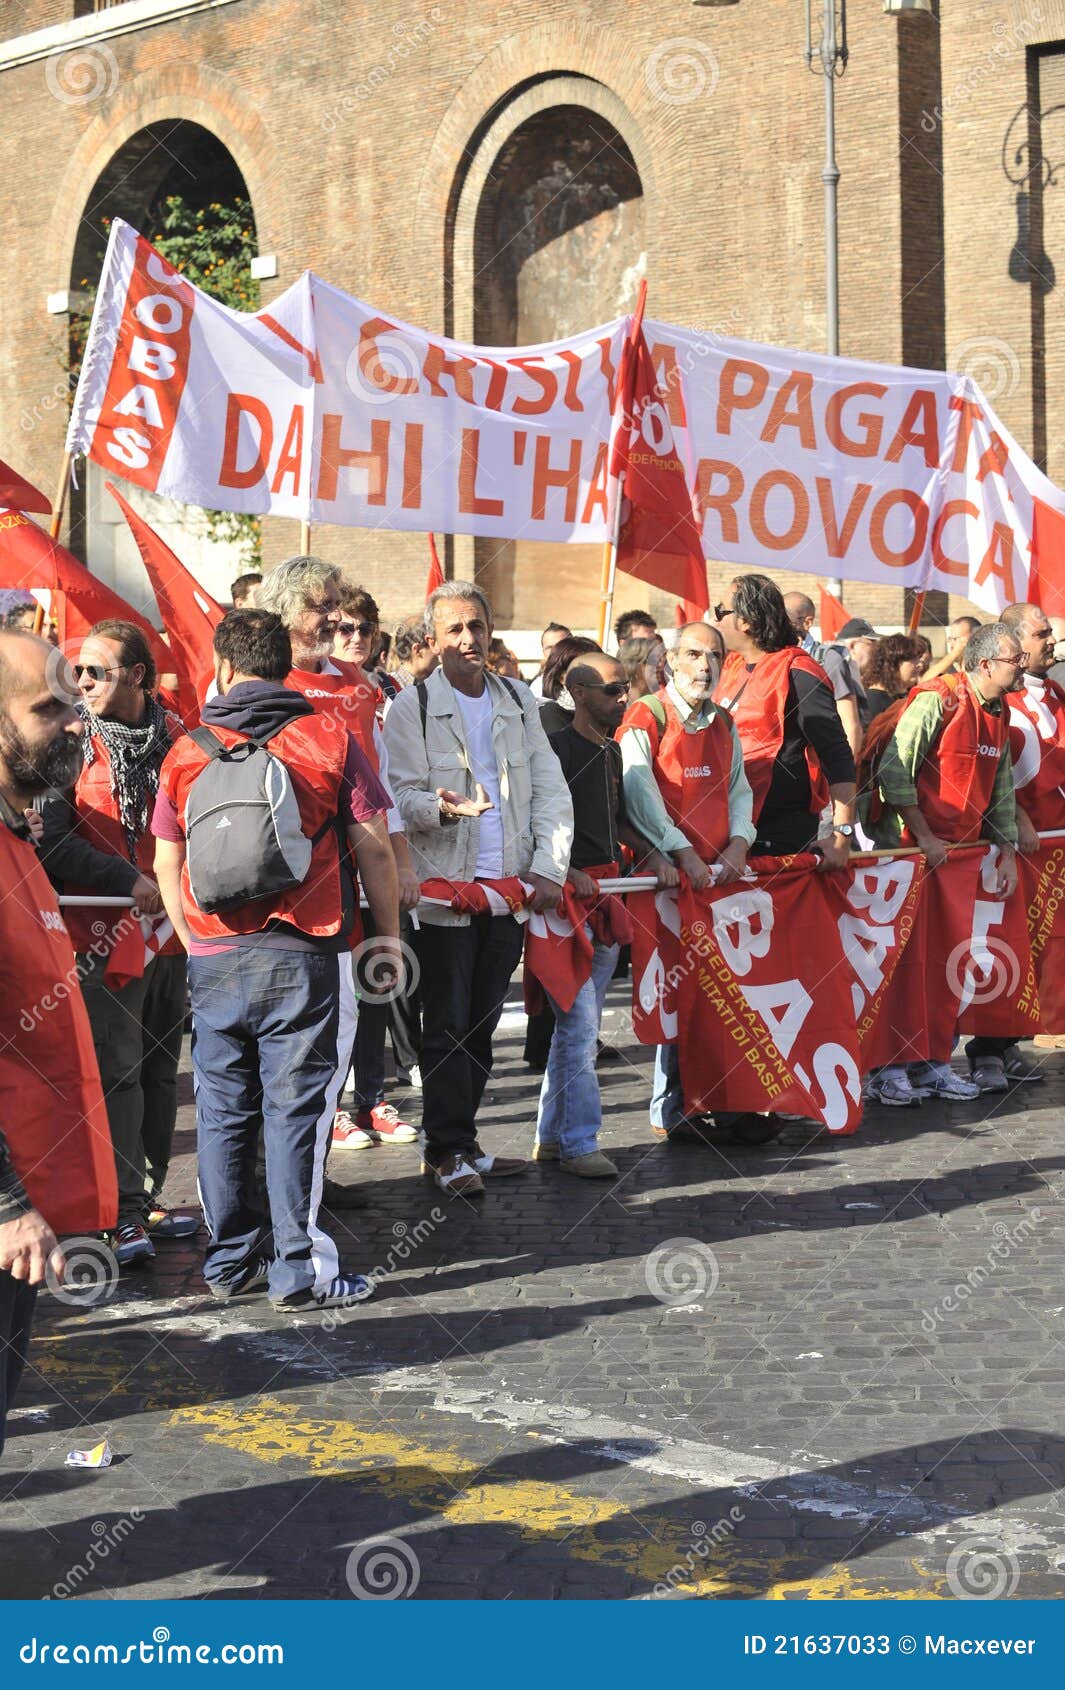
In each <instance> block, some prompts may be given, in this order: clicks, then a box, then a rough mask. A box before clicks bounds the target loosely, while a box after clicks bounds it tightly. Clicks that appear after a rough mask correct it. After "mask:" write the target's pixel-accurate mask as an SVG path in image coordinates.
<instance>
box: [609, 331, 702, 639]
mask: <svg viewBox="0 0 1065 1690" xmlns="http://www.w3.org/2000/svg"><path fill="white" fill-rule="evenodd" d="M618 392H619V402H620V406H621V424H620V427H619V429H618V432H617V434H616V436H615V440H614V450H613V455H612V461H611V472H612V474H614V475H616V476H618V477H619V478H620V482H621V490H622V491H623V492H624V497H625V501H626V508H625V509H624V510H623V511H622V519H621V530H620V533H619V535H618V548H617V567H618V568H619V569H623V570H624V571H625V573H626V575H635V576H636V577H637V579H638V580H641V581H647V582H649V583H650V584H651V585H652V586H655V587H661V588H662V589H663V590H664V591H665V592H667V593H674V594H675V595H676V597H677V598H679V599H682V600H687V601H688V603H689V605H690V606H692V607H694V609H695V614H696V617H698V616H701V615H702V613H703V611H704V610H706V609H708V607H709V604H710V593H709V589H708V587H707V582H706V560H705V559H704V557H703V547H702V541H701V539H700V535H699V525H698V523H697V522H696V520H695V512H694V511H693V509H692V501H691V493H690V492H689V490H688V483H687V480H686V478H685V474H684V466H683V464H682V463H681V461H680V458H679V457H678V456H677V450H676V447H675V445H674V441H673V431H672V429H671V427H670V423H669V416H668V413H667V409H666V407H665V406H664V405H663V404H662V402H661V399H660V397H659V388H658V377H657V374H656V372H655V367H654V364H653V363H652V362H651V353H650V349H649V347H648V345H647V341H646V339H645V338H644V333H643V329H642V327H637V328H636V330H635V332H634V333H633V334H632V336H631V337H630V338H629V340H627V341H626V342H625V349H624V351H623V353H622V368H621V374H620V377H619V383H618ZM637 447H638V449H636V448H637ZM693 619H694V618H693Z"/></svg>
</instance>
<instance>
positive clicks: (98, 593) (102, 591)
mask: <svg viewBox="0 0 1065 1690" xmlns="http://www.w3.org/2000/svg"><path fill="white" fill-rule="evenodd" d="M0 587H45V588H47V589H48V591H49V592H50V593H53V594H55V595H56V597H57V600H58V602H57V604H56V606H55V614H56V623H57V626H58V630H59V643H60V645H62V646H64V647H68V646H69V644H71V643H73V642H74V641H77V640H81V639H84V637H85V635H86V634H87V633H88V632H89V629H90V628H91V627H92V626H93V624H94V623H96V622H104V621H109V620H110V619H112V618H116V619H118V620H120V621H122V622H133V623H135V624H136V626H137V627H138V628H140V629H141V630H142V631H143V632H144V633H145V634H146V635H147V637H148V640H149V642H150V644H151V648H152V655H153V656H154V658H155V661H156V663H157V664H158V665H159V666H160V668H161V669H162V670H164V671H165V670H168V669H169V668H170V666H171V663H170V656H171V654H170V653H169V652H168V651H167V648H166V646H165V645H164V644H163V642H162V640H161V639H160V638H159V635H158V632H157V631H156V629H154V628H153V627H152V625H151V623H150V622H149V621H148V620H147V619H146V618H145V617H143V616H142V615H141V614H140V612H139V611H137V610H134V608H133V606H132V605H131V604H127V603H126V601H125V599H124V598H122V597H121V596H120V595H119V594H118V593H116V592H113V591H112V590H111V588H110V587H108V586H105V585H104V583H103V582H102V581H98V580H97V578H96V576H95V575H90V573H89V571H88V570H87V569H86V568H85V565H84V564H83V563H79V562H78V560H77V558H76V557H75V556H74V554H73V552H68V551H67V549H66V547H65V546H61V545H60V543H59V541H58V540H53V539H52V538H51V536H50V535H48V534H46V533H45V531H44V529H43V528H39V527H38V526H37V524H36V523H35V522H32V521H31V520H30V518H29V517H28V516H23V514H22V512H21V511H15V510H2V509H0Z"/></svg>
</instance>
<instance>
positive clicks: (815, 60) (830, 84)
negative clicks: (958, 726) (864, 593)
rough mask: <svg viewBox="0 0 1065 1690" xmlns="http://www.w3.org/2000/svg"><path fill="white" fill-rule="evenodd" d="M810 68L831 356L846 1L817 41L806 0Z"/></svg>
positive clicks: (835, 586) (829, 6)
mask: <svg viewBox="0 0 1065 1690" xmlns="http://www.w3.org/2000/svg"><path fill="white" fill-rule="evenodd" d="M804 57H805V59H806V67H807V69H808V70H817V71H820V73H821V76H822V77H823V78H824V84H825V162H824V164H823V166H822V168H821V180H822V182H823V183H824V185H825V342H826V345H825V350H826V352H827V353H828V355H829V357H831V358H835V357H836V356H837V355H838V353H839V220H838V202H839V165H838V164H837V162H836V78H837V77H839V76H842V75H843V73H844V71H845V70H846V68H847V60H848V59H849V57H850V53H849V51H848V48H847V0H824V4H823V10H822V14H821V37H820V40H819V41H818V43H817V44H816V45H815V44H814V35H813V17H812V0H806V51H805V54H804ZM828 588H829V591H830V592H832V593H834V594H835V595H836V597H837V598H839V596H840V594H841V592H842V588H843V582H842V580H841V579H840V578H839V577H838V576H834V577H833V578H832V579H831V580H830V581H829V583H828Z"/></svg>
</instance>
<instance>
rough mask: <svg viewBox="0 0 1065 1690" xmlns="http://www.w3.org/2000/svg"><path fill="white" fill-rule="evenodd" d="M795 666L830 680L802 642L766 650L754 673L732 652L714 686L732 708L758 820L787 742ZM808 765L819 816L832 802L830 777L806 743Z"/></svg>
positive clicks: (812, 806)
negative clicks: (786, 722) (790, 686)
mask: <svg viewBox="0 0 1065 1690" xmlns="http://www.w3.org/2000/svg"><path fill="white" fill-rule="evenodd" d="M793 669H803V670H805V672H806V673H807V674H808V675H814V676H815V677H816V678H817V679H818V680H819V681H823V682H824V683H825V685H826V686H828V685H829V679H828V676H827V675H826V674H825V671H824V670H823V669H822V667H821V665H820V663H818V662H817V661H816V660H815V659H814V658H812V657H811V656H810V654H809V652H806V651H803V649H802V647H801V646H785V647H784V649H783V651H770V652H766V654H765V656H764V657H760V658H759V659H758V662H757V663H756V664H755V666H754V668H753V669H752V670H751V672H750V674H748V673H747V665H746V662H745V660H744V659H743V658H742V657H741V656H740V653H739V652H738V651H730V652H729V654H728V656H727V657H726V659H725V662H724V665H723V667H722V670H721V674H720V676H719V677H718V683H717V686H716V687H715V689H714V700H715V702H716V703H718V704H723V705H724V706H725V708H726V710H728V712H729V714H730V715H731V717H732V720H733V722H734V723H735V725H736V732H737V733H738V734H739V736H740V744H741V745H742V746H743V766H744V768H745V769H746V771H747V779H748V780H749V781H750V783H751V791H752V792H753V793H754V819H755V821H757V820H758V818H759V816H760V815H761V813H762V805H763V804H764V803H765V801H766V795H767V793H768V792H769V783H770V781H771V780H772V777H773V765H774V763H775V762H776V760H777V757H778V756H779V755H780V747H781V746H782V745H783V743H784V707H785V705H786V703H787V699H788V682H789V681H790V679H791V671H792V670H793ZM806 767H807V769H808V770H809V774H810V810H811V812H812V814H813V815H817V814H818V813H819V812H820V811H821V810H823V809H824V807H825V805H826V804H827V803H828V782H827V781H826V779H825V777H824V773H823V771H822V768H821V761H820V758H819V757H818V755H817V752H816V751H815V750H814V748H813V746H812V745H807V747H806Z"/></svg>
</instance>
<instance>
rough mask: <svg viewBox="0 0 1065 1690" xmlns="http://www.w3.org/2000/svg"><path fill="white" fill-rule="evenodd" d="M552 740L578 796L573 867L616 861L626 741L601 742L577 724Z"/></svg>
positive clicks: (574, 795)
mask: <svg viewBox="0 0 1065 1690" xmlns="http://www.w3.org/2000/svg"><path fill="white" fill-rule="evenodd" d="M548 739H549V741H550V744H551V749H552V750H553V751H554V753H555V756H556V757H557V758H558V760H559V762H560V763H561V764H562V773H563V774H564V775H565V777H566V785H567V786H568V787H569V790H570V796H571V798H572V799H573V851H572V854H571V856H570V861H571V863H572V864H573V867H574V868H581V869H587V868H592V867H594V866H595V865H596V864H598V863H616V862H617V860H618V825H619V823H621V822H622V821H624V819H625V795H624V790H623V788H622V784H621V747H620V745H619V744H618V743H617V741H616V740H613V739H608V740H606V741H605V743H604V744H602V745H597V744H596V742H595V741H594V740H591V739H585V737H584V735H583V734H579V733H578V732H577V730H576V728H573V727H569V728H563V729H562V731H561V732H560V733H555V734H549V735H548Z"/></svg>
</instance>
